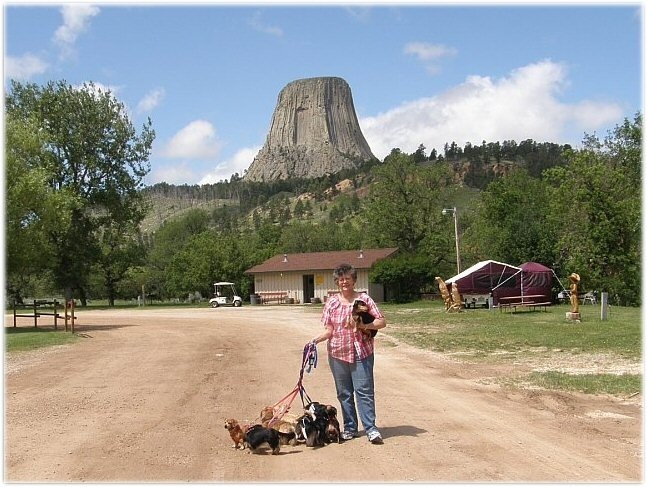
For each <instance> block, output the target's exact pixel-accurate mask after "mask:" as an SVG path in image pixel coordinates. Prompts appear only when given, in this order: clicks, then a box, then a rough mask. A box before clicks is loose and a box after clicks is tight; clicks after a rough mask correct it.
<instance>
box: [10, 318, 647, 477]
mask: <svg viewBox="0 0 647 487" xmlns="http://www.w3.org/2000/svg"><path fill="white" fill-rule="evenodd" d="M77 315H78V316H79V321H78V325H77V327H76V331H77V332H78V333H80V334H81V335H82V336H83V339H82V340H81V341H80V343H76V344H73V345H68V346H63V347H59V348H55V349H50V350H47V351H44V352H43V351H40V352H39V351H36V352H28V353H21V354H18V355H14V354H11V355H9V356H7V357H6V360H5V394H6V401H5V480H6V481H10V482H16V481H19V482H43V481H48V482H52V481H56V482H67V481H74V482H77V481H83V482H125V481H128V482H160V481H164V482H186V481H192V482H299V481H300V482H340V481H341V482H343V481H347V482H357V481H369V482H408V481H413V482H490V481H498V482H530V481H532V482H637V481H640V480H641V479H642V463H643V456H642V407H641V406H642V405H641V399H640V397H639V396H638V397H634V398H632V399H618V398H612V397H607V396H587V395H583V394H566V393H553V392H546V391H540V390H519V389H508V388H502V387H501V386H499V385H497V384H496V383H495V382H494V381H493V380H490V379H491V376H490V374H492V373H493V371H492V370H491V369H490V368H487V367H484V366H480V365H469V364H465V363H461V362H459V361H456V360H453V359H450V358H447V357H444V356H442V355H439V354H435V353H429V352H424V351H419V350H416V349H413V348H410V347H408V346H406V345H403V344H400V343H397V342H396V341H394V340H393V339H391V338H390V337H389V336H388V328H387V330H385V332H384V333H380V334H378V337H377V338H376V349H377V353H376V361H375V375H376V389H377V391H376V394H377V413H378V424H379V426H380V428H381V431H382V434H383V436H384V444H383V445H371V444H370V443H369V442H368V441H367V439H366V437H365V436H361V437H360V438H357V439H354V440H351V441H348V442H345V443H343V444H341V445H338V444H331V445H327V446H325V447H322V448H317V449H313V448H307V447H306V446H305V445H304V444H300V445H297V446H284V447H282V449H281V453H280V454H279V455H278V456H272V455H264V454H249V453H247V452H246V451H245V452H243V451H240V450H234V449H233V448H232V447H231V442H230V439H229V435H228V433H227V431H226V430H225V429H224V427H223V421H224V419H225V418H227V417H235V418H237V419H239V420H242V421H253V420H254V419H255V418H257V417H258V414H259V412H260V410H261V408H262V407H263V406H265V405H268V404H273V403H275V402H276V401H278V400H279V399H281V398H282V397H283V396H285V395H286V394H287V393H288V392H290V391H291V390H292V389H293V388H294V386H295V385H296V383H297V380H298V374H299V369H300V365H301V354H302V350H303V347H304V345H305V344H306V343H307V342H308V341H309V340H310V339H311V338H312V337H313V336H314V335H315V334H316V333H318V331H319V314H318V313H316V312H313V310H311V309H309V308H308V307H306V306H301V307H299V306H295V307H287V306H246V307H242V308H220V309H206V308H205V309H191V310H170V309H169V310H166V309H137V310H133V311H123V310H120V311H84V310H80V311H79V312H78V313H77ZM10 321H11V320H7V319H5V323H10ZM23 326H26V325H23ZM304 385H305V388H306V390H307V392H308V394H309V395H310V397H311V398H312V399H313V400H316V401H319V402H324V403H331V404H335V405H338V404H337V400H336V397H335V393H334V386H333V383H332V378H331V376H330V371H329V368H328V364H327V357H326V348H325V344H323V343H322V344H320V345H319V363H318V366H317V368H316V369H314V371H313V372H312V373H311V374H307V375H305V379H304ZM300 407H301V403H300V399H299V398H298V397H297V399H296V401H295V402H294V404H293V411H295V412H299V409H300Z"/></svg>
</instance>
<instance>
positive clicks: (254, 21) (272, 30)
mask: <svg viewBox="0 0 647 487" xmlns="http://www.w3.org/2000/svg"><path fill="white" fill-rule="evenodd" d="M248 23H249V25H250V26H251V27H252V28H253V29H254V30H256V31H258V32H262V33H264V34H269V35H271V36H275V37H282V36H283V29H281V28H280V27H276V26H274V25H267V24H265V23H264V22H262V21H261V13H260V12H255V13H254V15H253V16H252V17H251V18H250V19H249V21H248Z"/></svg>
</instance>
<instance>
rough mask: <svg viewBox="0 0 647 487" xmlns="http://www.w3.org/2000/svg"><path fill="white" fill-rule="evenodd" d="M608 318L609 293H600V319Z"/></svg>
mask: <svg viewBox="0 0 647 487" xmlns="http://www.w3.org/2000/svg"><path fill="white" fill-rule="evenodd" d="M608 318H609V293H602V297H601V299H600V320H602V321H606V320H607V319H608Z"/></svg>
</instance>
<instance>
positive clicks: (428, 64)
mask: <svg viewBox="0 0 647 487" xmlns="http://www.w3.org/2000/svg"><path fill="white" fill-rule="evenodd" d="M403 51H404V53H405V54H412V55H414V56H415V57H417V58H418V59H419V60H420V61H422V62H423V63H424V66H425V71H427V73H429V74H430V75H431V76H436V75H438V74H440V72H441V69H440V66H439V65H438V64H437V63H436V62H432V61H437V60H439V59H440V58H443V57H447V56H455V55H456V53H458V50H457V49H456V48H454V47H448V46H445V45H443V44H429V43H427V42H409V43H408V44H406V45H405V46H404V49H403Z"/></svg>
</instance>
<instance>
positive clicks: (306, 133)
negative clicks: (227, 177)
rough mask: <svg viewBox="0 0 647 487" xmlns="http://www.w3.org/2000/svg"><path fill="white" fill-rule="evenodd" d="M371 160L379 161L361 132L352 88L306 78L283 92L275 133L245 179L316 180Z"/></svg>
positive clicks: (339, 81) (331, 80) (335, 80)
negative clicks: (315, 178)
mask: <svg viewBox="0 0 647 487" xmlns="http://www.w3.org/2000/svg"><path fill="white" fill-rule="evenodd" d="M370 159H375V156H374V155H373V153H372V152H371V148H370V147H369V146H368V144H367V143H366V139H365V138H364V135H363V134H362V131H361V129H360V128H359V123H358V122H357V115H356V114H355V107H354V105H353V97H352V95H351V92H350V87H349V86H348V83H346V81H344V80H343V79H341V78H334V77H322V78H308V79H300V80H296V81H292V82H291V83H289V84H288V85H287V86H285V88H283V89H282V90H281V93H279V98H278V102H277V104H276V108H275V109H274V115H273V116H272V126H271V128H270V133H269V135H268V136H267V140H266V141H265V145H264V146H263V148H262V149H261V150H260V151H259V153H258V154H257V155H256V157H255V158H254V161H253V162H252V164H251V165H250V166H249V169H248V170H247V173H246V174H245V176H244V179H245V180H248V181H270V180H276V179H288V178H312V177H317V176H323V175H324V174H334V173H337V172H339V171H341V170H342V169H350V168H355V167H357V166H358V165H359V164H360V163H362V162H365V161H368V160H370Z"/></svg>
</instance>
